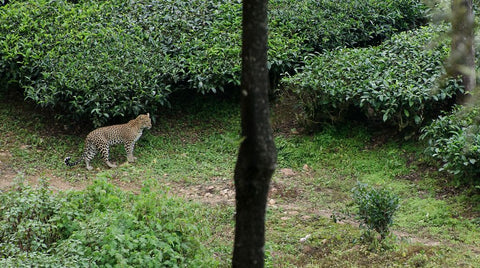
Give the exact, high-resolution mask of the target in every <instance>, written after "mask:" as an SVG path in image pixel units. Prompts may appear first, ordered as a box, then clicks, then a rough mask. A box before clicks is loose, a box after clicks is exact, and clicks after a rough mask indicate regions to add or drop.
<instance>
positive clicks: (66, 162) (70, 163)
mask: <svg viewBox="0 0 480 268" xmlns="http://www.w3.org/2000/svg"><path fill="white" fill-rule="evenodd" d="M70 159H72V158H71V157H70V156H68V157H66V158H65V160H63V162H65V165H67V166H69V167H73V166H75V165H77V164H78V163H80V161H82V160H83V156H82V157H80V158H79V159H78V160H77V161H75V162H70Z"/></svg>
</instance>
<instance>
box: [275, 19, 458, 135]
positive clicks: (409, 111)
mask: <svg viewBox="0 0 480 268" xmlns="http://www.w3.org/2000/svg"><path fill="white" fill-rule="evenodd" d="M446 29H447V28H446V27H444V26H429V27H424V28H421V29H419V30H415V31H410V32H404V33H400V34H398V35H395V36H393V37H392V38H391V39H389V40H387V41H386V42H384V43H382V45H380V46H378V47H371V48H360V49H340V50H336V51H332V52H326V53H324V54H322V55H314V56H310V57H308V58H307V59H306V60H305V66H304V67H303V69H302V70H301V72H299V73H298V74H296V75H294V76H292V77H288V78H285V79H284V80H283V85H284V86H285V87H286V88H287V89H289V90H290V91H291V92H293V94H295V95H296V96H297V97H298V98H299V99H300V100H301V105H302V107H303V110H304V113H305V117H306V120H309V121H312V122H317V121H322V120H325V119H331V120H334V121H335V120H342V119H343V118H344V117H345V116H346V115H348V113H349V112H351V111H355V112H357V111H359V112H360V114H363V115H364V116H365V117H367V118H369V119H371V120H374V121H380V122H381V121H383V122H386V123H388V124H390V125H393V126H396V127H398V128H399V129H404V128H406V127H417V126H419V125H420V124H421V123H422V122H423V121H424V119H425V118H428V117H429V116H430V115H431V114H432V113H433V112H434V111H436V110H438V109H439V108H441V107H442V106H444V105H445V103H446V102H448V100H450V99H452V98H453V97H454V96H455V94H457V93H458V92H460V91H461V90H462V89H461V87H460V86H459V85H458V81H457V80H453V79H449V80H447V81H443V82H440V81H441V80H442V79H441V78H442V77H443V76H444V75H445V70H444V68H443V62H444V60H445V59H446V57H447V56H448V52H449V44H448V42H447V41H446V40H445V39H441V38H439V36H440V35H442V34H444V33H445V32H446ZM435 42H437V43H435Z"/></svg>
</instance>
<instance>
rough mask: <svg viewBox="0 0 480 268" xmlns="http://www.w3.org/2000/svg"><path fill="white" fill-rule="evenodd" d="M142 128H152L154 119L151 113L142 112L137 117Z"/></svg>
mask: <svg viewBox="0 0 480 268" xmlns="http://www.w3.org/2000/svg"><path fill="white" fill-rule="evenodd" d="M136 120H137V121H138V122H139V123H140V126H141V127H142V128H148V129H150V128H151V127H152V120H151V119H150V113H147V114H141V115H139V116H138V117H137V119H136Z"/></svg>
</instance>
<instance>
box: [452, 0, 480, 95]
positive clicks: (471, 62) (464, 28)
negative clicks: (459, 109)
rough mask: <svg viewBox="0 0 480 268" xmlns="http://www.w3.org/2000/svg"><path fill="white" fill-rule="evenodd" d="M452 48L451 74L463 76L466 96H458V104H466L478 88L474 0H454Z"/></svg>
mask: <svg viewBox="0 0 480 268" xmlns="http://www.w3.org/2000/svg"><path fill="white" fill-rule="evenodd" d="M451 21H452V48H451V52H450V64H449V65H450V66H449V67H450V68H451V70H450V72H451V74H452V75H454V76H461V79H462V84H463V87H464V89H465V94H459V95H458V96H457V103H458V104H465V103H466V102H468V100H469V99H470V97H471V94H469V93H471V92H473V90H474V89H475V87H476V75H475V47H474V46H475V42H474V38H475V35H474V15H473V1H472V0H452V20H451Z"/></svg>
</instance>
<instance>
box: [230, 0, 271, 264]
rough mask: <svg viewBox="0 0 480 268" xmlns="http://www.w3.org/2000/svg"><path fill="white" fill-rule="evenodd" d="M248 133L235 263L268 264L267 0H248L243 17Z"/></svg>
mask: <svg viewBox="0 0 480 268" xmlns="http://www.w3.org/2000/svg"><path fill="white" fill-rule="evenodd" d="M242 29H243V32H242V78H241V91H242V92H241V118H242V123H241V127H242V137H243V141H242V143H241V144H240V149H239V153H238V159H237V164H236V166H235V175H234V180H235V190H236V215H235V221H236V224H235V242H234V249H233V258H232V266H233V267H263V266H264V258H265V250H264V245H265V212H266V206H267V195H268V190H269V187H270V180H271V177H272V174H273V172H274V171H275V165H276V149H275V143H274V140H273V133H272V129H271V126H270V112H269V105H268V88H269V78H268V68H267V0H244V1H243V21H242Z"/></svg>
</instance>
